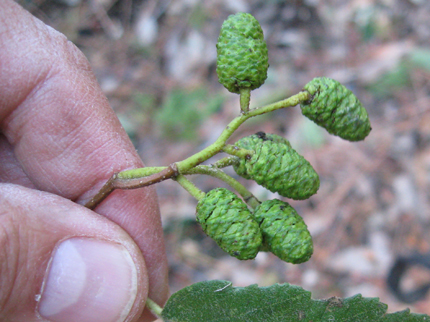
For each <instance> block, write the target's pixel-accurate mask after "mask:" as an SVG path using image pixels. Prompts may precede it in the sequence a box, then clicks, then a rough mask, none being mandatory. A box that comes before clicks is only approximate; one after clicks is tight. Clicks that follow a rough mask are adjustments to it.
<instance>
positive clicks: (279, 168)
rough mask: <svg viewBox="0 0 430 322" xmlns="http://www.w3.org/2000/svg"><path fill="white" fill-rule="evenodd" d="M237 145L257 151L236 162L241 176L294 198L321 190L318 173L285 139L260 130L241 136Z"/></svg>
mask: <svg viewBox="0 0 430 322" xmlns="http://www.w3.org/2000/svg"><path fill="white" fill-rule="evenodd" d="M235 145H236V146H238V147H240V148H244V149H247V150H252V151H254V154H253V155H252V157H250V158H249V159H247V158H245V159H239V158H238V160H239V162H238V163H237V164H236V165H234V166H233V168H234V170H235V171H236V173H237V174H238V175H240V176H241V177H243V178H245V179H252V180H254V181H255V182H257V183H258V184H259V185H261V186H263V187H265V188H266V189H268V190H270V191H272V192H277V193H279V194H280V195H281V196H283V197H288V198H291V199H295V200H303V199H307V198H309V197H310V196H312V195H313V194H315V193H316V192H317V191H318V188H319V186H320V180H319V177H318V174H317V173H316V172H315V170H314V168H312V166H311V164H310V163H309V162H308V161H307V160H306V159H305V158H304V157H302V156H301V155H300V154H298V153H297V152H296V151H295V150H294V149H293V148H292V147H291V145H290V143H289V142H288V141H287V140H286V139H284V138H282V137H280V136H278V135H276V134H266V133H264V132H258V133H256V134H253V135H250V136H247V137H244V138H242V139H240V140H239V141H237V142H236V143H235Z"/></svg>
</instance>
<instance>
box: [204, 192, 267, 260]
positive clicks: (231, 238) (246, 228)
mask: <svg viewBox="0 0 430 322" xmlns="http://www.w3.org/2000/svg"><path fill="white" fill-rule="evenodd" d="M197 221H198V222H199V223H200V225H201V226H202V228H203V231H204V232H205V233H206V234H207V235H208V236H209V237H211V238H212V239H214V240H215V241H216V243H217V244H218V245H219V246H220V247H221V248H222V249H223V250H224V251H226V252H227V253H229V254H230V255H231V256H234V257H237V258H238V259H242V260H243V259H253V258H255V256H257V253H258V250H259V248H260V246H261V243H262V236H261V231H260V228H259V227H258V224H257V223H256V222H255V220H254V219H253V217H252V215H251V212H250V211H249V209H248V207H247V206H246V204H245V203H244V202H243V201H242V200H241V199H240V198H239V197H238V196H237V195H236V194H234V193H233V192H231V191H230V190H227V189H225V188H217V189H213V190H211V191H209V192H208V193H207V194H206V196H205V197H204V198H202V199H201V200H200V201H199V203H198V204H197Z"/></svg>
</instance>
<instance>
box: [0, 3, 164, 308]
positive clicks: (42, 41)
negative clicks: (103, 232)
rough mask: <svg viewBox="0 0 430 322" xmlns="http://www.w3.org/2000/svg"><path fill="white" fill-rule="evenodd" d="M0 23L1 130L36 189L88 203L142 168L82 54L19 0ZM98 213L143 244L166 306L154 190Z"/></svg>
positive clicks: (112, 202) (129, 195)
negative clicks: (120, 175) (108, 184)
mask: <svg viewBox="0 0 430 322" xmlns="http://www.w3.org/2000/svg"><path fill="white" fill-rule="evenodd" d="M0 21H1V24H0V43H1V44H2V50H1V51H0V84H2V85H1V86H0V128H1V131H2V133H3V134H4V136H5V137H6V138H7V140H8V141H9V143H10V145H11V146H12V147H13V151H14V154H15V157H16V159H17V160H18V162H19V164H20V166H21V167H22V169H23V170H24V172H25V173H26V175H27V176H28V178H29V179H30V180H31V181H32V183H33V184H34V186H35V187H36V188H38V189H40V190H44V191H48V192H52V193H55V194H58V195H60V196H63V197H65V198H68V199H71V200H75V201H76V202H78V203H81V204H83V203H85V201H87V200H88V199H89V198H91V197H92V196H93V195H94V194H95V193H96V192H97V190H98V189H99V188H100V187H101V185H102V184H103V183H104V182H105V181H106V180H107V179H108V178H109V177H110V176H111V175H112V174H113V173H115V172H119V171H121V170H124V169H130V168H136V167H142V166H143V164H142V161H141V160H140V158H139V156H138V155H137V153H136V151H135V149H134V147H133V145H132V143H131V142H130V140H129V138H128V137H127V134H126V133H125V131H124V130H123V128H122V127H121V124H120V123H119V121H118V119H117V117H116V115H115V113H114V112H113V110H112V109H111V108H110V106H109V104H108V102H107V99H106V98H105V96H104V95H103V93H102V92H101V90H100V88H99V86H98V84H97V81H96V79H95V76H94V75H93V73H92V71H91V68H90V66H89V64H88V61H87V60H86V59H85V57H84V56H83V54H82V53H81V52H80V51H79V50H78V49H77V48H76V47H75V46H74V45H73V44H72V43H71V42H69V41H68V40H67V39H66V38H65V37H64V36H63V35H62V34H60V33H58V32H56V31H55V30H53V29H52V28H50V27H48V26H46V25H44V24H43V23H42V22H41V21H39V20H37V19H36V18H34V17H33V16H31V15H30V14H29V13H28V12H26V11H25V10H23V9H22V8H21V7H20V6H18V5H17V4H15V3H14V2H13V1H10V0H6V1H2V2H1V4H0ZM96 212H98V213H100V214H102V215H104V216H106V217H107V218H109V219H110V220H112V221H114V222H115V223H117V224H119V225H120V226H121V227H123V228H124V229H125V230H126V231H127V232H128V233H129V234H130V235H131V236H132V237H133V239H134V240H135V241H136V243H137V244H138V245H139V247H140V248H141V250H142V253H143V255H144V258H145V261H146V265H147V268H148V272H149V284H150V297H152V298H153V299H154V300H156V301H158V302H162V300H163V299H165V297H166V296H167V262H166V257H165V251H164V243H163V236H162V228H161V222H160V216H159V210H158V204H157V199H156V196H155V191H154V190H153V189H152V188H143V189H139V190H134V191H115V192H114V193H112V194H111V195H110V196H109V197H108V198H107V199H106V200H105V201H104V202H103V203H102V204H101V205H100V206H99V207H98V208H97V209H96ZM151 290H152V292H151Z"/></svg>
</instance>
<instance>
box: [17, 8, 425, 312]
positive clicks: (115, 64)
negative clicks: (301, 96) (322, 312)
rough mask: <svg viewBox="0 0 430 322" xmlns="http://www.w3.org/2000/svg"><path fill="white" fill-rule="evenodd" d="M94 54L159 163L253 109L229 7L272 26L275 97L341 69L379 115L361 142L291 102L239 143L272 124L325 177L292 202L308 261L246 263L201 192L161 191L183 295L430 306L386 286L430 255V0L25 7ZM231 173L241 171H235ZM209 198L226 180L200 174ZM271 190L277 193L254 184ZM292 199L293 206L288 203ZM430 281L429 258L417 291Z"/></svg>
mask: <svg viewBox="0 0 430 322" xmlns="http://www.w3.org/2000/svg"><path fill="white" fill-rule="evenodd" d="M18 2H19V3H21V5H23V6H24V7H25V8H26V9H27V10H29V11H30V12H31V13H33V14H34V15H35V16H37V17H38V18H40V19H41V20H43V21H44V22H45V23H47V24H48V25H50V26H52V27H53V28H55V29H57V30H59V31H61V32H62V33H64V34H65V35H66V36H67V37H68V38H69V39H70V40H71V41H72V42H74V43H75V44H76V45H77V46H78V47H79V48H80V49H81V50H82V51H83V52H84V53H85V55H86V56H87V58H88V59H89V61H90V63H91V65H92V67H93V69H94V72H95V74H96V76H97V78H98V80H99V82H100V85H101V87H102V89H103V90H104V92H105V93H106V95H107V97H108V98H109V101H110V103H111V105H112V107H113V108H114V109H115V111H116V112H117V114H118V117H119V118H120V120H121V122H122V124H123V125H124V128H125V129H126V131H127V132H128V133H129V135H130V137H131V138H132V140H133V142H134V143H135V145H136V148H137V149H138V151H139V153H140V154H141V156H142V158H143V160H144V162H145V163H146V165H148V166H161V165H168V164H170V163H172V162H175V161H179V160H182V159H184V158H185V157H187V156H189V155H191V154H193V153H195V152H197V151H199V150H201V149H202V148H203V147H205V146H207V145H209V144H210V143H212V142H213V141H214V140H215V139H216V138H217V136H218V135H219V134H220V133H221V131H222V130H223V128H224V127H225V126H226V125H227V124H228V123H229V122H230V120H231V119H233V118H234V117H235V116H237V115H238V113H239V100H238V95H235V94H231V93H228V92H227V90H225V89H224V88H223V87H222V86H221V85H220V84H219V83H218V80H217V76H216V72H215V69H216V48H215V43H216V41H217V37H218V33H219V30H220V27H221V24H222V22H223V20H225V19H226V18H227V16H228V15H229V14H232V13H236V12H239V11H245V12H249V13H251V14H253V15H254V16H255V17H256V18H257V19H258V20H259V21H260V23H261V25H262V28H263V30H264V34H265V38H266V41H267V44H268V49H269V63H270V68H269V74H268V79H267V81H266V84H264V85H263V86H262V87H261V88H259V89H257V90H255V91H254V92H253V93H252V99H251V106H260V105H262V104H267V103H271V102H274V101H276V100H279V99H282V98H286V97H287V96H289V95H292V94H295V93H297V92H298V91H299V90H300V89H301V88H302V87H303V86H304V85H305V84H306V83H307V82H308V81H310V80H311V79H312V78H313V77H316V76H327V77H331V78H335V79H337V80H338V81H340V82H342V83H343V84H345V85H346V86H347V87H348V88H350V89H351V90H352V91H354V93H355V94H356V95H357V96H358V97H359V98H360V100H361V101H362V103H363V104H364V106H365V107H366V108H367V110H368V112H369V115H370V119H371V123H372V128H373V130H372V132H371V133H370V135H369V136H368V137H367V138H366V140H365V141H363V142H359V143H351V142H347V141H344V140H342V139H340V138H337V137H334V136H331V135H329V134H327V132H326V131H325V130H324V129H322V128H318V127H317V126H315V125H314V124H313V123H312V122H310V121H308V120H307V119H306V118H305V117H303V116H302V115H301V113H300V108H298V107H296V108H291V109H287V110H280V111H277V112H274V113H271V114H270V115H267V116H264V117H259V118H257V119H255V120H250V121H249V122H247V123H245V124H244V125H242V126H241V127H240V128H239V130H238V131H237V133H235V135H234V137H233V138H232V140H231V141H230V142H234V141H235V140H236V139H238V138H240V137H242V136H245V135H249V134H251V133H255V132H257V131H265V132H271V133H276V134H278V135H283V136H285V137H286V138H287V139H288V140H290V141H291V143H292V145H293V147H294V148H295V149H296V150H297V151H299V152H300V153H301V154H303V155H304V156H305V157H306V158H307V159H308V160H309V161H310V163H311V164H312V165H313V166H314V168H315V169H316V171H317V172H318V173H319V175H320V179H321V187H320V189H319V191H318V193H317V194H316V195H315V196H313V197H311V198H310V199H309V200H306V201H291V204H292V205H293V207H295V208H296V210H297V211H298V213H299V214H301V215H302V216H303V218H304V220H305V222H306V223H307V225H308V227H309V229H310V231H311V233H312V235H313V238H314V243H315V252H314V255H313V257H312V258H311V260H310V261H309V262H307V263H304V264H301V265H292V264H287V263H284V262H282V261H280V260H279V259H278V258H277V257H275V256H273V255H271V254H266V253H262V254H259V255H258V256H257V258H256V260H254V261H243V262H241V261H238V260H237V259H235V258H231V257H229V256H228V255H226V254H225V253H223V252H222V251H221V250H220V249H219V248H218V247H217V246H216V245H215V244H214V242H213V241H212V240H210V239H209V238H207V237H206V236H205V235H204V233H203V232H202V231H201V229H200V227H199V226H198V225H196V223H195V206H196V201H195V200H194V199H193V198H192V197H191V196H189V195H188V194H187V193H186V192H185V191H183V190H182V188H180V187H179V185H177V184H176V183H174V182H171V181H168V182H163V183H161V184H158V185H157V190H158V193H159V200H160V207H161V213H162V219H163V225H164V228H165V238H166V244H167V251H168V260H169V264H170V283H171V289H172V291H176V290H178V289H180V288H182V287H184V286H187V285H189V284H191V283H193V282H197V281H202V280H207V279H227V280H231V281H232V282H233V284H234V285H235V286H245V285H249V284H254V283H257V284H259V285H260V286H267V285H271V284H273V283H285V282H288V283H291V284H297V285H301V286H302V287H304V288H305V289H307V290H310V291H312V293H313V297H314V298H328V297H331V296H341V297H345V296H351V295H354V294H356V293H361V294H363V295H364V296H369V297H379V298H380V299H381V301H383V302H385V303H387V304H388V305H389V311H390V312H393V311H398V310H401V309H404V308H406V307H410V308H411V310H412V311H413V312H416V313H427V314H430V293H429V294H428V295H427V297H425V298H424V299H421V300H420V301H418V302H414V303H411V304H405V303H402V302H401V301H399V300H397V299H396V297H395V296H394V295H393V294H392V293H391V292H390V291H389V288H387V284H386V278H387V274H388V272H389V270H390V268H391V266H392V265H393V262H394V261H395V259H396V258H398V256H409V255H411V254H414V253H423V254H427V253H429V252H430V233H429V232H430V195H429V191H430V190H429V187H430V43H429V39H430V19H429V17H430V2H429V1H425V0H365V1H362V0H346V1H345V0H326V1H325V0H307V1H306V0H302V1H300V0H295V1H287V2H286V1H276V0H272V1H267V0H266V1H264V0H250V1H245V0H224V1H215V0H203V1H197V0H55V1H54V0H33V1H30V0H20V1H18ZM228 173H229V174H231V175H234V173H233V172H232V171H228ZM192 180H193V181H194V182H195V183H196V185H197V186H198V187H199V188H201V189H202V190H204V191H209V190H210V189H212V188H215V187H218V186H225V185H224V184H223V183H222V182H219V181H217V180H216V179H213V178H207V177H194V178H192ZM239 180H240V181H241V182H243V183H244V184H245V185H247V186H248V187H249V188H250V190H251V191H252V192H253V193H254V194H255V195H256V196H257V197H258V198H260V199H262V200H265V199H271V198H276V197H277V195H275V194H272V193H270V192H268V191H267V190H265V189H263V188H261V187H259V186H257V185H256V184H253V183H252V182H250V181H246V180H243V179H239ZM288 202H290V201H288ZM426 282H430V270H426V269H424V268H420V267H415V268H413V269H410V270H409V271H408V273H407V274H406V276H404V278H403V280H402V283H401V285H402V287H403V288H404V289H409V290H410V289H413V288H415V287H416V286H417V285H422V283H426Z"/></svg>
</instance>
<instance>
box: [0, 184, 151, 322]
mask: <svg viewBox="0 0 430 322" xmlns="http://www.w3.org/2000/svg"><path fill="white" fill-rule="evenodd" d="M147 292H148V279H147V271H146V267H145V262H144V259H143V257H142V255H141V253H140V251H139V248H138V247H137V246H136V245H135V243H134V242H133V241H132V239H131V238H130V237H129V235H128V234H126V233H125V232H124V230H122V229H121V228H120V227H119V226H118V225H116V224H114V223H113V222H111V221H109V220H107V219H106V218H104V217H102V216H100V215H97V214H96V213H94V212H92V211H90V210H88V209H86V208H84V207H82V206H79V205H77V204H75V203H73V202H71V201H69V200H67V199H63V198H61V197H59V196H56V195H52V194H49V193H46V192H40V191H36V190H32V189H28V188H24V187H21V186H18V185H13V184H0V321H26V322H28V321H46V320H48V321H59V322H60V321H61V322H67V321H80V322H85V321H91V322H95V321H103V322H105V321H136V320H137V319H138V317H139V316H140V315H141V314H142V311H143V308H144V305H145V301H146V296H147ZM139 321H142V320H139Z"/></svg>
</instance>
